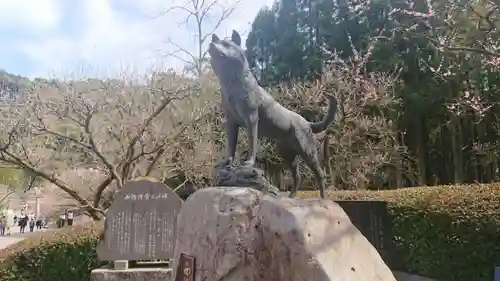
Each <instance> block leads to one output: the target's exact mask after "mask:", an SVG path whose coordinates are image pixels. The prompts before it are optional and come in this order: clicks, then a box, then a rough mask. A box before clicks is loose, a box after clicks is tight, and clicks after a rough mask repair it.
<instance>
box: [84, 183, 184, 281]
mask: <svg viewBox="0 0 500 281" xmlns="http://www.w3.org/2000/svg"><path fill="white" fill-rule="evenodd" d="M182 203H183V201H182V199H181V198H180V197H179V196H178V195H177V194H175V192H174V191H173V190H172V189H171V188H169V187H168V186H166V185H165V184H163V183H161V182H159V181H157V180H154V179H151V178H138V179H136V180H133V181H129V182H127V183H126V184H125V185H124V186H123V188H122V189H121V190H120V191H119V192H118V194H116V196H115V198H114V201H113V203H112V204H111V206H110V207H109V209H108V211H107V213H106V221H105V225H104V232H103V235H102V236H101V241H100V242H99V244H98V246H97V256H98V258H99V259H100V260H102V261H109V262H113V264H114V267H113V268H101V269H96V270H94V271H92V274H91V276H92V281H104V280H135V278H134V277H133V276H136V275H137V274H140V275H141V276H140V277H138V278H139V279H140V280H146V279H147V280H165V278H167V276H168V278H170V276H171V274H172V273H171V272H172V270H171V268H169V267H168V266H163V267H161V266H159V263H151V264H155V266H151V264H150V265H148V266H150V268H144V266H142V267H140V268H130V269H129V262H134V263H138V262H139V261H158V260H161V261H166V262H168V261H169V260H170V259H172V258H173V257H174V256H173V255H174V246H175V240H176V235H177V215H178V213H179V211H180V208H181V207H182ZM155 274H156V275H155ZM144 276H148V278H146V279H144ZM154 276H156V277H154ZM158 278H159V279H158Z"/></svg>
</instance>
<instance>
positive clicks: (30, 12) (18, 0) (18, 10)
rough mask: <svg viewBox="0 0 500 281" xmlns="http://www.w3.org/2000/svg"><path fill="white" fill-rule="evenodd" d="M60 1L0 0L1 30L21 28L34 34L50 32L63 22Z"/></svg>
mask: <svg viewBox="0 0 500 281" xmlns="http://www.w3.org/2000/svg"><path fill="white" fill-rule="evenodd" d="M60 7H61V2H60V1H59V0H36V1H33V0H0V29H1V28H11V27H16V28H21V29H23V30H26V31H31V32H34V33H38V32H44V31H49V30H51V29H53V28H55V27H56V26H57V25H58V24H59V22H60V20H61V12H62V11H61V10H60Z"/></svg>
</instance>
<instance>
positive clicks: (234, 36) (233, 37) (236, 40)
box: [231, 30, 241, 46]
mask: <svg viewBox="0 0 500 281" xmlns="http://www.w3.org/2000/svg"><path fill="white" fill-rule="evenodd" d="M231 41H233V42H234V43H235V44H236V45H238V46H241V36H240V34H239V33H238V31H236V30H233V34H231Z"/></svg>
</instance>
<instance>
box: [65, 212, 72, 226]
mask: <svg viewBox="0 0 500 281" xmlns="http://www.w3.org/2000/svg"><path fill="white" fill-rule="evenodd" d="M66 216H67V218H66V219H67V221H68V226H72V225H73V212H72V211H68V213H67V215H66Z"/></svg>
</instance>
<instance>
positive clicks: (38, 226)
mask: <svg viewBox="0 0 500 281" xmlns="http://www.w3.org/2000/svg"><path fill="white" fill-rule="evenodd" d="M36 229H37V230H40V229H42V217H38V218H37V219H36Z"/></svg>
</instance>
